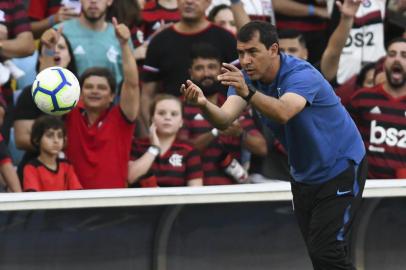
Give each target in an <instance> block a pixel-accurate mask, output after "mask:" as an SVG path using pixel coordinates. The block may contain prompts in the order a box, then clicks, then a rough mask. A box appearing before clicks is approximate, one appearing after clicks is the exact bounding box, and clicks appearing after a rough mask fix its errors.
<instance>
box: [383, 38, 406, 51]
mask: <svg viewBox="0 0 406 270" xmlns="http://www.w3.org/2000/svg"><path fill="white" fill-rule="evenodd" d="M398 42H402V43H405V42H406V38H404V37H396V38H394V39H391V40H390V41H389V42H388V44H387V45H386V49H388V48H389V47H390V46H391V45H392V44H393V43H398Z"/></svg>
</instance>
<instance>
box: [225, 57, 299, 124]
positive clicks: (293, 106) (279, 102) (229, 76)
mask: <svg viewBox="0 0 406 270" xmlns="http://www.w3.org/2000/svg"><path fill="white" fill-rule="evenodd" d="M222 71H223V74H221V75H219V76H218V77H217V78H218V80H219V81H221V83H222V84H223V85H227V86H232V87H234V89H235V90H236V94H237V95H235V96H230V97H229V98H228V99H227V100H229V99H230V98H231V97H234V98H235V99H238V100H239V101H240V102H242V103H243V104H245V105H246V104H247V102H246V101H245V100H244V99H243V97H247V96H248V95H249V93H250V92H249V89H248V85H247V84H246V83H245V80H244V76H243V74H242V72H241V71H240V70H239V69H238V68H237V67H235V66H233V65H230V64H227V63H223V67H222ZM306 102H307V101H306V99H305V98H304V97H302V96H300V95H298V94H295V93H286V94H284V95H282V96H281V97H280V98H279V99H277V98H274V97H271V96H268V95H265V94H263V93H261V92H255V94H254V95H253V96H252V97H251V99H250V103H251V105H252V106H253V107H254V108H255V109H257V110H258V111H259V112H260V113H261V114H263V115H264V116H266V117H268V118H270V119H273V120H274V121H276V122H278V123H281V124H286V123H287V122H288V121H289V120H290V119H291V118H292V117H294V116H295V115H296V114H298V113H299V112H301V111H302V110H303V109H304V107H305V106H306ZM235 103H236V101H235ZM223 107H224V106H223Z"/></svg>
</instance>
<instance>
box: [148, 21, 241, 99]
mask: <svg viewBox="0 0 406 270" xmlns="http://www.w3.org/2000/svg"><path fill="white" fill-rule="evenodd" d="M199 43H209V44H211V45H213V46H214V47H216V48H217V49H218V50H219V52H220V54H221V56H222V61H223V62H226V63H232V62H234V61H236V60H238V55H237V49H236V47H237V41H236V39H235V37H234V36H233V34H231V33H230V32H228V31H226V30H224V29H223V28H220V27H218V26H215V25H213V24H210V25H209V26H208V27H207V28H206V29H204V30H202V31H200V32H198V33H195V34H188V35H186V34H182V33H179V32H177V31H176V30H175V29H174V27H173V26H172V27H170V28H168V29H165V30H163V31H162V32H161V33H159V34H158V35H156V36H155V37H154V38H153V39H152V40H151V43H150V44H149V46H148V50H147V56H146V59H145V62H144V68H143V71H144V77H143V79H144V81H145V82H152V81H154V82H158V81H159V82H162V90H163V91H164V92H165V93H168V94H173V95H175V96H179V95H180V91H179V89H180V85H181V84H182V83H185V81H186V80H187V79H188V78H189V73H188V69H189V66H190V53H191V49H192V47H193V46H194V45H196V44H199Z"/></svg>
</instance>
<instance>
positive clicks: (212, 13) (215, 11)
mask: <svg viewBox="0 0 406 270" xmlns="http://www.w3.org/2000/svg"><path fill="white" fill-rule="evenodd" d="M223 9H229V10H231V7H230V6H228V5H226V4H220V5H217V6H215V7H214V8H212V9H211V10H210V12H209V15H207V19H209V21H211V22H214V18H216V16H217V14H218V13H219V12H220V11H222V10H223Z"/></svg>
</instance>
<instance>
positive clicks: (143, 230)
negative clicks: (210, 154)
mask: <svg viewBox="0 0 406 270" xmlns="http://www.w3.org/2000/svg"><path fill="white" fill-rule="evenodd" d="M405 209H406V198H387V199H379V198H373V199H366V200H365V201H364V205H363V208H362V210H361V211H362V216H360V218H359V219H358V220H357V226H356V231H355V232H357V234H356V237H355V235H354V236H353V237H352V240H353V245H352V251H353V253H354V255H355V257H356V258H357V265H358V269H359V270H360V269H368V270H375V269H386V270H398V269H399V270H400V269H402V270H403V269H405V265H406V256H405V255H406V210H405ZM0 269H7V270H17V269H18V270H23V269H24V270H25V269H27V270H28V269H29V270H36V269H38V270H39V269H41V270H48V269H52V270H54V269H58V270H59V269H61V270H65V269H89V270H92V269H95V270H96V269H97V270H104V269H106V270H107V269H108V270H111V269H113V270H114V269H117V270H118V269H120V270H127V269H128V270H129V269H142V270H148V269H154V270H164V269H168V270H190V269H193V270H200V269H202V270H203V269H205V270H208V269H209V270H220V269H221V270H224V269H226V270H227V269H233V270H243V269H250V270H257V269H258V270H259V269H264V270H265V269H267V270H268V269H289V270H290V269H303V270H306V269H312V268H311V264H310V261H309V259H308V258H307V255H306V251H305V248H304V244H303V242H302V239H301V236H300V233H299V230H298V227H297V226H296V222H295V218H294V216H293V213H292V210H291V204H290V202H287V201H285V202H253V203H228V204H227V203H226V204H197V205H172V206H143V207H118V208H93V209H71V210H69V209H68V210H63V209H60V210H36V211H17V212H0Z"/></svg>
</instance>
